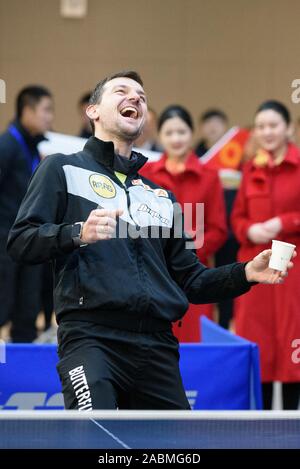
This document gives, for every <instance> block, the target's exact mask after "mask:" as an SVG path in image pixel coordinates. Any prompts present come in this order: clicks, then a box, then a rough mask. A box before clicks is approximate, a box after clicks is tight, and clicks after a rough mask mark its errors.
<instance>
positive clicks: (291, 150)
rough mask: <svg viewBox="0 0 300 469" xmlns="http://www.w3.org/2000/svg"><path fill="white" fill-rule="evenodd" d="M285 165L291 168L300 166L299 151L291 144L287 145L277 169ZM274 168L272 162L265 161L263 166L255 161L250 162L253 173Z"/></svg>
mask: <svg viewBox="0 0 300 469" xmlns="http://www.w3.org/2000/svg"><path fill="white" fill-rule="evenodd" d="M285 164H291V165H293V166H298V165H299V164H300V149H299V148H298V147H297V146H296V145H295V144H293V143H289V144H288V147H287V152H286V154H285V156H284V159H283V160H282V162H281V163H280V164H279V165H278V167H280V166H281V165H285ZM274 167H276V166H274V165H273V164H272V162H270V161H266V163H265V164H263V165H258V164H256V163H255V159H254V160H252V162H251V169H252V171H253V170H254V171H261V170H263V169H264V168H274Z"/></svg>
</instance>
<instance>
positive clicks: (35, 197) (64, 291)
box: [8, 137, 251, 327]
mask: <svg viewBox="0 0 300 469" xmlns="http://www.w3.org/2000/svg"><path fill="white" fill-rule="evenodd" d="M115 160H116V157H115V153H114V146H113V143H112V142H103V141H101V140H99V139H97V138H95V137H91V138H90V139H89V140H88V142H87V143H86V145H85V147H84V149H83V151H81V152H79V153H76V154H73V155H63V154H56V155H52V156H49V157H47V158H46V159H45V160H44V161H43V162H42V163H41V164H40V165H39V167H38V168H37V170H36V172H35V173H34V175H33V177H32V179H31V182H30V185H29V188H28V191H27V194H26V196H25V198H24V200H23V202H22V205H21V207H20V210H19V212H18V215H17V218H16V221H15V223H14V225H13V227H12V229H11V231H10V235H9V239H8V251H9V253H10V254H11V256H12V257H13V259H15V260H16V261H18V262H24V263H29V264H35V263H42V262H45V261H47V260H49V259H52V261H53V266H54V271H55V291H54V303H55V311H56V314H57V319H58V322H59V321H61V320H65V319H81V320H89V321H94V322H96V323H100V324H104V325H105V324H110V325H114V324H115V325H118V326H119V327H120V326H122V325H123V326H124V327H126V324H127V323H129V322H130V321H131V320H132V319H139V318H145V317H148V318H152V319H154V320H155V319H157V320H158V321H163V322H165V323H166V324H167V323H168V324H170V323H171V322H173V321H177V320H178V319H180V318H181V317H182V316H183V315H184V313H185V312H186V310H187V307H188V302H191V303H196V304H200V303H210V302H218V301H220V300H224V299H226V298H232V297H235V296H238V295H241V294H243V293H245V292H247V291H248V290H249V289H250V287H251V284H250V283H249V282H247V279H246V276H245V265H244V264H241V263H234V264H230V265H227V266H223V267H219V268H212V269H209V268H207V267H205V266H204V265H203V264H201V263H200V262H199V260H198V258H197V256H196V255H195V252H194V251H193V250H191V249H186V245H185V244H186V237H185V236H184V234H182V236H180V237H178V236H177V235H176V234H175V233H174V223H175V222H177V221H179V222H180V221H181V218H182V214H181V213H180V212H178V211H177V210H174V209H173V203H174V202H175V199H174V196H173V195H172V194H171V193H170V192H167V191H165V190H160V188H159V186H157V185H156V184H154V183H152V182H150V181H149V180H147V179H145V178H144V177H142V176H140V175H139V174H138V170H139V168H140V167H141V166H142V165H143V164H144V163H145V162H146V158H145V157H144V156H143V155H140V154H138V153H133V154H132V157H131V159H130V160H128V164H127V169H126V170H124V172H127V178H126V180H125V182H124V183H122V182H121V181H120V180H119V178H118V177H117V176H116V174H115V169H116V166H115V165H114V162H115ZM118 169H119V168H118ZM97 207H103V208H109V209H114V208H122V209H124V214H123V215H122V216H121V217H120V218H119V220H118V226H117V228H118V229H117V232H119V230H123V231H124V229H125V230H129V231H130V230H131V237H125V236H123V237H122V236H118V237H117V238H115V239H110V240H105V241H99V242H97V243H94V244H89V245H87V246H83V247H75V246H74V243H73V240H72V235H71V231H72V224H74V223H76V222H79V221H85V220H86V219H87V218H88V216H89V214H90V212H91V211H92V210H94V209H96V208H97ZM179 218H180V220H179ZM176 226H177V225H176ZM153 228H154V229H156V230H157V231H156V237H153V236H152V237H149V236H146V234H147V233H149V230H150V229H153ZM123 231H122V232H123ZM132 233H133V235H132ZM157 233H158V236H157ZM120 323H121V324H120Z"/></svg>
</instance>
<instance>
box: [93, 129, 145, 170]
mask: <svg viewBox="0 0 300 469" xmlns="http://www.w3.org/2000/svg"><path fill="white" fill-rule="evenodd" d="M84 151H87V152H88V153H90V154H91V156H92V157H93V158H94V159H95V160H96V161H98V162H99V163H101V164H103V165H104V166H106V167H107V168H110V169H111V170H113V171H119V172H121V173H124V174H135V173H137V172H138V170H139V169H140V168H141V167H142V166H144V164H145V163H146V161H147V158H146V157H145V156H144V155H142V154H141V153H137V152H134V151H133V152H132V153H131V156H130V159H128V158H125V157H122V156H120V155H116V154H115V148H114V144H113V142H104V141H103V140H100V139H99V138H97V137H90V138H89V139H88V141H87V142H86V144H85V146H84Z"/></svg>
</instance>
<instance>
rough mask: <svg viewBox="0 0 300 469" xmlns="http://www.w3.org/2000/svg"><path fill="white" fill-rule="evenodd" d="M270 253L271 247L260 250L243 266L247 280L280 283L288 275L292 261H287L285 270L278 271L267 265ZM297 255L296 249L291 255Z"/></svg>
mask: <svg viewBox="0 0 300 469" xmlns="http://www.w3.org/2000/svg"><path fill="white" fill-rule="evenodd" d="M271 254H272V249H266V250H265V251H262V252H260V253H259V254H258V255H257V256H256V257H254V259H252V261H250V262H248V264H247V265H246V267H245V272H246V277H247V280H248V282H259V283H267V284H277V283H282V282H283V281H284V279H285V277H286V276H287V275H288V272H287V271H288V269H291V268H292V267H293V265H294V264H293V262H289V263H288V266H287V270H285V271H283V272H280V271H279V270H274V269H271V268H270V267H269V260H270V257H271ZM296 255H297V253H296V251H295V252H294V254H293V257H295V256H296Z"/></svg>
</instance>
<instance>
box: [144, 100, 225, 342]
mask: <svg viewBox="0 0 300 469" xmlns="http://www.w3.org/2000/svg"><path fill="white" fill-rule="evenodd" d="M158 130H159V137H160V141H161V144H162V145H163V148H164V150H165V153H164V154H163V156H162V158H161V159H160V160H159V161H157V162H152V163H148V164H146V165H145V166H144V167H143V168H142V170H141V171H140V173H141V174H142V175H143V176H145V177H147V178H148V179H150V180H152V181H153V182H155V183H156V184H159V185H161V186H162V187H164V188H165V189H167V190H171V191H172V192H173V193H174V194H175V197H176V198H177V201H178V202H179V203H180V204H181V206H182V207H183V204H184V203H190V204H191V208H192V210H191V212H192V222H193V223H192V231H194V232H195V231H197V230H201V226H196V224H195V223H196V221H197V217H196V204H197V203H204V244H203V246H202V247H199V248H198V249H197V255H198V257H199V259H200V260H201V262H203V263H204V264H209V260H210V258H211V256H213V254H214V253H215V252H216V251H217V250H218V249H219V248H220V247H221V246H222V244H223V243H224V242H225V241H226V237H227V229H226V220H225V207H224V200H223V192H222V188H221V184H220V182H219V178H218V174H217V172H216V171H214V170H211V169H208V168H206V167H205V166H204V165H203V164H202V163H201V162H199V159H198V157H197V156H196V155H195V154H194V153H193V152H192V150H191V148H192V140H193V122H192V118H191V116H190V114H189V113H188V112H187V111H186V110H185V109H184V108H182V107H181V106H169V107H168V108H167V109H165V111H164V112H163V113H162V114H161V116H160V118H159V121H158ZM199 221H200V222H201V220H198V222H199ZM198 232H199V231H198ZM201 314H206V315H207V316H210V317H211V316H212V305H203V306H199V305H190V307H189V310H188V312H187V314H186V315H185V317H184V319H183V321H181V322H180V323H176V324H174V333H175V335H176V336H177V338H178V340H179V341H181V342H197V341H199V340H200V334H199V317H200V315H201Z"/></svg>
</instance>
